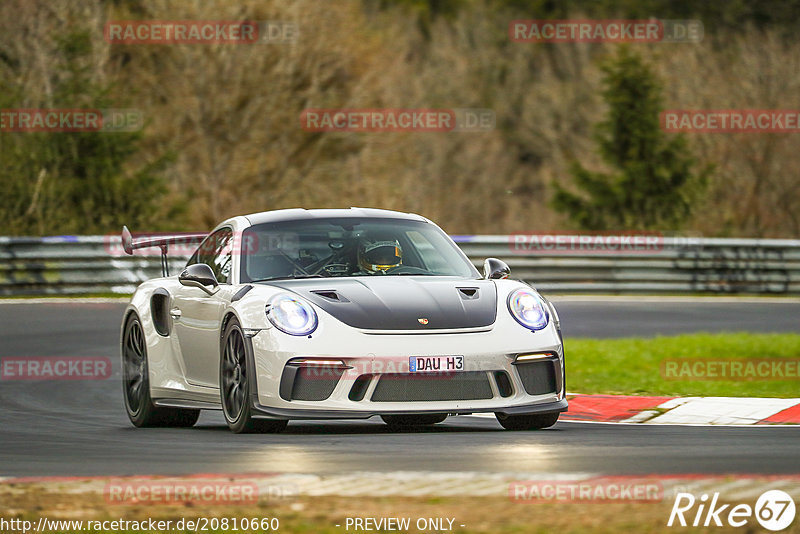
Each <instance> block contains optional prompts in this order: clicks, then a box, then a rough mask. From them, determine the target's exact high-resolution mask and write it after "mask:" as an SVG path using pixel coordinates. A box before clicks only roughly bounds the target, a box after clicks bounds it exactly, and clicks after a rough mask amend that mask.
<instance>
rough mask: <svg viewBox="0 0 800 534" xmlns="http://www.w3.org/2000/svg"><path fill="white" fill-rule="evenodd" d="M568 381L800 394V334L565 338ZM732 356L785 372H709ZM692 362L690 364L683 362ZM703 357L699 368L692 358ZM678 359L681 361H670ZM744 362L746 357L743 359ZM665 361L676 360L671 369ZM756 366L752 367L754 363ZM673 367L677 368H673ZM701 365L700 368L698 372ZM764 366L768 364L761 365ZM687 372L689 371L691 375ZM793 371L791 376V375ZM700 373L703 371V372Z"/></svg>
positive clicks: (606, 386)
mask: <svg viewBox="0 0 800 534" xmlns="http://www.w3.org/2000/svg"><path fill="white" fill-rule="evenodd" d="M564 347H565V351H566V357H567V386H568V389H569V390H570V391H575V392H578V393H587V394H589V393H596V394H617V395H620V394H623V395H665V396H681V397H686V396H723V397H784V398H789V397H798V396H800V376H798V373H797V371H798V367H797V360H800V334H748V333H735V334H733V333H732V334H689V335H680V336H669V337H655V338H647V339H643V338H624V339H566V340H565V342H564ZM731 360H748V361H749V362H751V363H753V364H757V363H758V362H757V361H756V360H777V361H780V363H781V365H780V366H779V367H778V368H782V369H783V370H784V372H785V375H784V377H783V378H782V379H781V377H778V376H775V375H774V374H773V371H772V369H773V367H772V366H770V371H769V373H768V374H769V375H770V376H769V377H766V378H765V377H759V376H745V375H746V370H747V367H742V372H741V373H739V374H740V376H739V377H737V378H735V379H732V378H730V376H729V375H728V377H727V378H724V377H722V376H716V377H710V376H708V375H710V374H712V373H714V372H715V371H716V374H717V375H720V374H721V373H722V372H724V369H725V366H726V364H725V363H722V364H716V363H712V365H710V366H709V365H707V364H708V363H709V362H717V361H718V362H730V361H731ZM684 361H688V363H689V367H686V366H684V365H683V362H684ZM695 361H700V362H701V365H700V366H699V367H694V362H695ZM668 362H677V364H673V363H668ZM745 363H746V362H745ZM667 365H672V367H670V368H669V369H668V368H667V367H666V366H667ZM750 368H751V369H752V366H750ZM670 369H671V370H673V371H675V370H676V369H677V372H670ZM695 369H700V370H701V371H702V372H701V373H696V372H695ZM728 369H730V368H729V367H728ZM762 369H764V368H762ZM687 372H688V374H687ZM792 373H793V376H789V375H790V374H792ZM700 374H702V375H703V376H700Z"/></svg>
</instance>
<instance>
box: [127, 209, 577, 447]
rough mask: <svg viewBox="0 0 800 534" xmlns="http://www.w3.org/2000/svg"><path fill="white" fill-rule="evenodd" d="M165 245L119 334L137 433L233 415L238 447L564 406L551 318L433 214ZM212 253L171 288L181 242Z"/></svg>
mask: <svg viewBox="0 0 800 534" xmlns="http://www.w3.org/2000/svg"><path fill="white" fill-rule="evenodd" d="M122 241H123V247H124V249H125V251H126V252H127V253H129V254H132V253H133V252H134V250H136V249H140V248H145V247H160V248H161V251H162V270H163V271H164V272H163V276H162V277H161V278H156V279H152V280H149V281H147V282H144V283H143V284H141V285H140V286H139V287H138V289H137V290H136V292H135V293H134V295H133V297H132V299H131V301H130V304H129V305H128V306H127V308H126V310H125V314H124V318H123V321H122V329H121V354H122V363H123V390H124V401H125V407H126V410H127V413H128V416H129V418H130V420H131V422H132V423H133V424H134V425H136V426H140V427H142V426H192V425H194V423H195V422H196V421H197V418H198V416H199V413H200V411H201V410H222V413H223V415H224V417H225V420H226V422H227V424H228V426H229V427H230V429H231V430H232V431H234V432H237V433H238V432H255V431H262V432H275V431H280V430H282V429H283V428H284V427H285V426H286V424H287V422H288V421H289V420H292V419H347V418H362V419H364V418H369V417H373V416H380V417H381V418H382V419H383V420H384V421H385V422H386V423H387V424H389V425H392V426H415V425H430V424H435V423H438V422H441V421H443V420H444V419H445V418H446V417H447V416H448V415H463V414H475V413H494V414H495V415H496V417H497V419H498V421H499V422H500V424H501V425H502V426H503V427H505V428H507V429H513V430H522V429H538V428H545V427H549V426H552V425H553V424H555V423H556V421H557V420H558V417H559V413H560V412H562V411H564V410H566V409H567V400H566V398H565V374H564V351H563V344H562V337H561V328H560V323H559V319H558V314H557V313H556V310H555V308H554V307H553V305H552V304H551V303H550V302H549V301H547V299H545V298H544V297H542V296H541V295H540V294H539V293H538V292H537V291H536V290H535V289H533V288H531V287H530V286H528V285H526V284H525V283H523V282H520V281H513V280H509V279H508V278H507V277H508V274H509V268H508V267H507V266H506V264H505V263H503V262H502V261H500V260H497V259H494V258H489V259H487V260H486V261H485V262H484V272H483V275H481V274H480V273H479V272H478V271H477V269H476V268H475V267H474V266H473V265H472V263H471V262H470V261H469V259H468V258H467V257H466V256H465V255H464V253H463V252H462V251H461V250H460V249H459V248H458V246H457V245H456V244H455V243H454V242H453V241H452V239H450V237H448V235H447V234H445V232H444V231H442V230H441V229H440V228H439V227H438V226H436V225H435V224H434V223H432V222H431V221H429V220H428V219H426V218H424V217H421V216H419V215H413V214H407V213H399V212H393V211H385V210H376V209H360V208H351V209H346V210H304V209H289V210H277V211H269V212H263V213H257V214H253V215H247V216H239V217H234V218H232V219H229V220H226V221H224V222H223V223H221V224H220V225H218V226H217V227H216V228H215V229H214V230H213V231H212V232H211V233H209V234H208V235H201V234H193V235H183V236H159V237H156V238H150V239H137V240H134V239H133V238H132V236H131V234H130V232H129V231H128V230H127V228H124V229H123V234H122ZM187 241H190V242H194V243H199V246H197V249H196V251H195V252H194V254H192V256H191V258H190V259H189V261H188V263H187V264H186V267H185V269H183V271H182V272H181V273H180V274H179V275H177V276H169V275H168V274H169V273H168V262H167V259H166V254H167V252H168V249H169V247H170V246H171V245H173V246H174V245H175V244H176V243H179V242H180V243H186V242H187Z"/></svg>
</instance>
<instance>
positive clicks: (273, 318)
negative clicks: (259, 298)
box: [266, 293, 317, 336]
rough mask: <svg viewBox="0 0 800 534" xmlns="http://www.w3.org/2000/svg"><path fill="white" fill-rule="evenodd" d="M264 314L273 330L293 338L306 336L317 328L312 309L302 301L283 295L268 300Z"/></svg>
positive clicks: (315, 317) (315, 316) (314, 313)
mask: <svg viewBox="0 0 800 534" xmlns="http://www.w3.org/2000/svg"><path fill="white" fill-rule="evenodd" d="M266 313H267V319H269V322H271V323H272V324H273V325H275V328H277V329H278V330H280V331H281V332H286V333H287V334H291V335H293V336H307V335H308V334H310V333H311V332H313V331H314V330H316V328H317V313H316V312H315V311H314V308H312V307H311V305H310V304H308V303H307V302H305V301H304V300H301V299H299V298H295V297H293V296H291V295H288V294H285V293H281V294H278V295H275V296H274V297H272V298H271V299H270V301H269V302H268V303H267V307H266Z"/></svg>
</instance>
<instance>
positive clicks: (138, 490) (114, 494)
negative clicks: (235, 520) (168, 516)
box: [103, 480, 259, 504]
mask: <svg viewBox="0 0 800 534" xmlns="http://www.w3.org/2000/svg"><path fill="white" fill-rule="evenodd" d="M103 496H104V498H105V500H106V502H107V503H108V504H186V503H193V504H256V503H257V502H258V497H259V488H258V486H257V485H256V484H255V483H254V482H235V481H230V480H145V481H126V480H120V481H112V482H109V483H108V484H106V486H105V487H104V488H103Z"/></svg>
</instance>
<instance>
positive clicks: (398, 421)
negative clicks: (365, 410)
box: [381, 413, 447, 427]
mask: <svg viewBox="0 0 800 534" xmlns="http://www.w3.org/2000/svg"><path fill="white" fill-rule="evenodd" d="M381 419H383V422H384V423H386V424H387V425H389V426H391V427H414V426H427V425H435V424H436V423H441V422H442V421H444V420H445V419H447V414H446V413H433V414H422V415H382V416H381Z"/></svg>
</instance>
